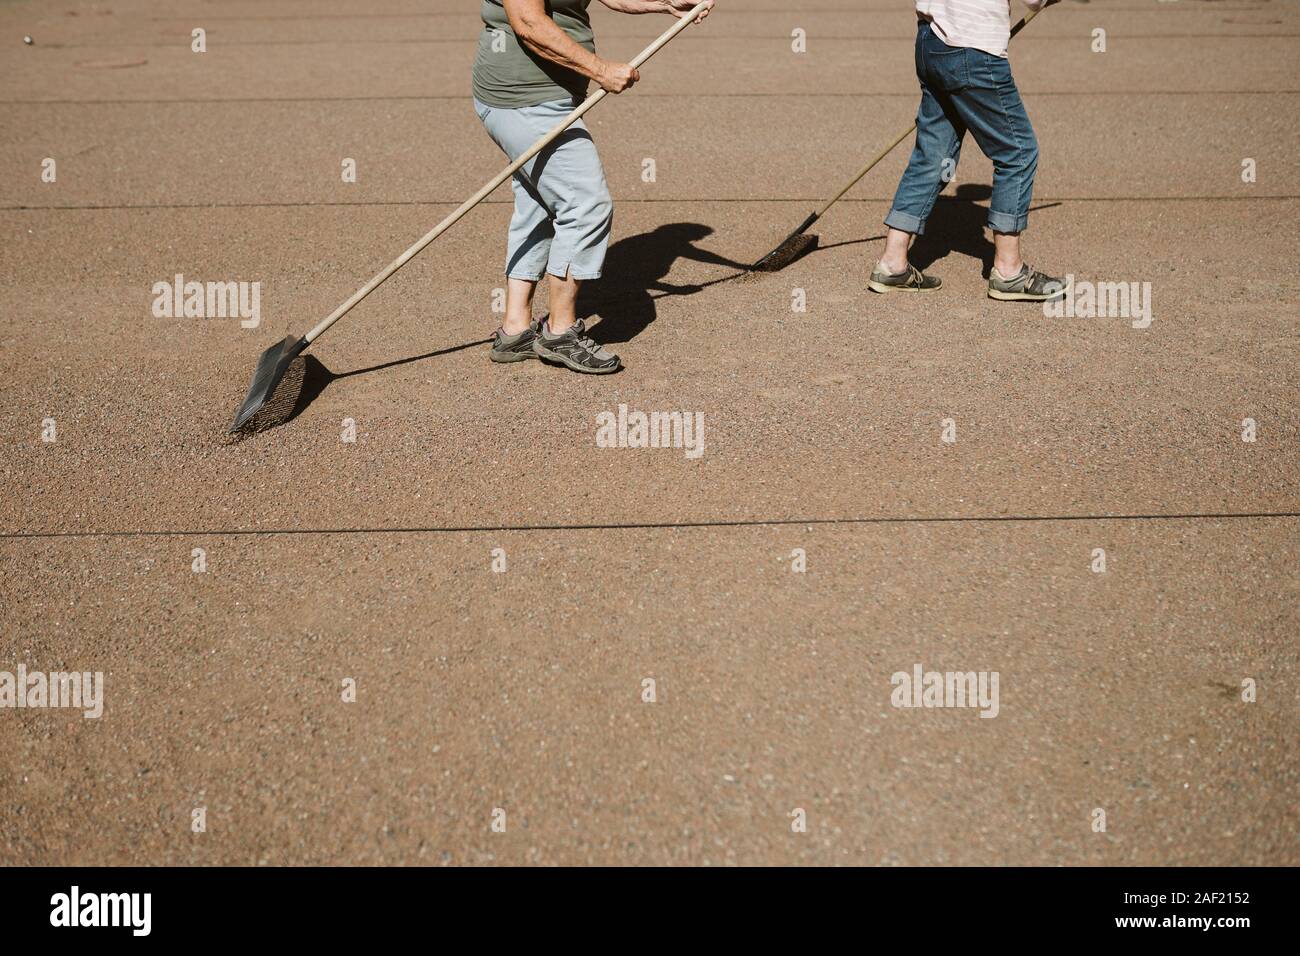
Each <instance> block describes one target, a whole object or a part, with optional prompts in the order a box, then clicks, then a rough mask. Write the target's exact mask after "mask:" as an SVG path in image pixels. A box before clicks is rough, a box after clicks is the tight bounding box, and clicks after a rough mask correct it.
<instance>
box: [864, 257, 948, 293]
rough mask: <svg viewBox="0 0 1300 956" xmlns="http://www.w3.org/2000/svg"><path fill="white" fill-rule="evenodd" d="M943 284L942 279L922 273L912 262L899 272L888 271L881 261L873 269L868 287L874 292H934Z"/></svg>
mask: <svg viewBox="0 0 1300 956" xmlns="http://www.w3.org/2000/svg"><path fill="white" fill-rule="evenodd" d="M941 285H943V280H942V279H936V278H935V277H934V276H927V275H922V274H921V270H920V269H918V268H917V267H916V266H914V265H912V264H911V263H910V262H909V263H908V264H907V268H906V269H904V270H903V271H902V272H899V273H897V274H895V273H892V272H886V271H885V270H884V269H883V268H881V266H880V263H879V262H877V263H876V267H875V268H874V269H872V270H871V279H870V280H869V281H868V282H867V288H868V289H870V290H871V291H872V292H933V291H934V290H935V289H937V288H939V286H941Z"/></svg>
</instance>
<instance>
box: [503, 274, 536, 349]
mask: <svg viewBox="0 0 1300 956" xmlns="http://www.w3.org/2000/svg"><path fill="white" fill-rule="evenodd" d="M535 291H537V283H536V282H532V281H530V280H528V279H507V280H506V318H505V321H504V322H502V323H501V331H503V332H505V334H506V335H518V334H519V333H520V332H522V331H523V330H524V329H526V328H528V323H529V322H531V321H532V320H533V293H534V292H535Z"/></svg>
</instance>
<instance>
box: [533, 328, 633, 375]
mask: <svg viewBox="0 0 1300 956" xmlns="http://www.w3.org/2000/svg"><path fill="white" fill-rule="evenodd" d="M533 349H534V350H535V351H536V352H537V354H538V355H540V356H541V357H542V358H544V359H546V361H548V362H558V363H559V364H561V365H567V366H568V367H569V368H571V369H573V370H574V371H575V372H588V373H591V374H593V375H605V374H608V373H610V372H617V371H618V370H619V369H620V368H622V367H623V365H622V363H621V362H619V360H618V356H617V355H611V354H610V353H609V352H606V351H605V350H604V349H602V348H601V347H600V346H599V345H597V344H596V343H595V342H594V341H592V340H591V339H590V338H588V337H587V327H586V326H585V325H584V324H583V321H582V319H579V320H578V321H577V322H575V323H573V327H572V328H569V329H567V330H565V331H564V332H562V333H561V334H559V335H552V334H551V329H550V323H548V322H543V323H542V328H541V331H539V332H538V333H537V337H536V338H535V339H533Z"/></svg>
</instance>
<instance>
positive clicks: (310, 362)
mask: <svg viewBox="0 0 1300 956" xmlns="http://www.w3.org/2000/svg"><path fill="white" fill-rule="evenodd" d="M491 341H492V340H491V339H490V338H488V339H477V340H475V341H473V342H466V343H464V344H463V345H453V346H451V347H450V348H445V349H438V350H437V351H434V352H425V353H424V354H423V355H412V356H409V357H408V358H402V359H395V360H393V361H392V362H384V363H382V364H380V365H371V366H370V367H368V368H358V369H353V370H352V371H350V372H331V371H330V370H329V369H328V368H326V367H325V363H323V362H322V361H321V360H320V359H318V358H317V357H316V356H315V355H312V354H311V353H307V354H305V355H299V356H298V357H297V358H295V359H294V360H293V361H292V362H291V363H289V367H288V369H286V370H285V373H284V378H282V379H281V380H280V383H279V384H278V385H277V386H276V387H275V391H274V392H272V393H271V397H270V398H268V399H267V400H266V404H265V405H263V406H262V407H261V408H260V409H259V410H258V412H257V414H256V415H254V416H253V417H252V418H250V419H249V420H248V421H247V422H245V423H244V424H243V426H242V427H241V428H240V429H239V431H237V432H235V433H234V434H233V435H231V436H230V441H231V442H239V441H242V440H243V439H245V438H251V437H252V436H253V435H257V434H260V433H262V432H265V431H270V430H271V429H272V428H279V427H280V426H281V425H287V424H289V422H291V421H293V420H294V419H295V418H297V417H298V416H299V415H301V414H302V413H303V412H304V411H306V410H307V408H308V406H310V405H311V403H312V402H314V401H316V399H317V398H319V397H320V394H321V392H323V391H325V389H326V388H328V387H329V384H330V383H331V382H335V381H337V380H338V379H341V378H351V377H352V376H354V375H368V374H369V373H371V372H382V371H383V370H384V369H389V368H395V367H397V366H398V365H409V364H410V363H412V362H422V361H424V360H425V359H431V358H437V357H438V356H440V355H450V354H451V353H453V352H462V351H464V350H465V349H472V348H474V347H475V346H476V345H488V344H490V343H491Z"/></svg>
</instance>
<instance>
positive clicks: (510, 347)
mask: <svg viewBox="0 0 1300 956" xmlns="http://www.w3.org/2000/svg"><path fill="white" fill-rule="evenodd" d="M492 336H493V341H492V351H491V352H490V353H488V358H490V359H492V361H494V362H522V361H524V360H526V359H535V358H537V353H536V352H534V351H533V342H534V341H535V340H536V338H537V320H536V319H534V320H533V321H532V322H530V323H529V324H528V328H526V329H524V330H523V331H522V332H519V333H518V334H516V335H506V334H505V332H503V331H502V330H501V329H497V330H496V331H495V332H494V333H492Z"/></svg>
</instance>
